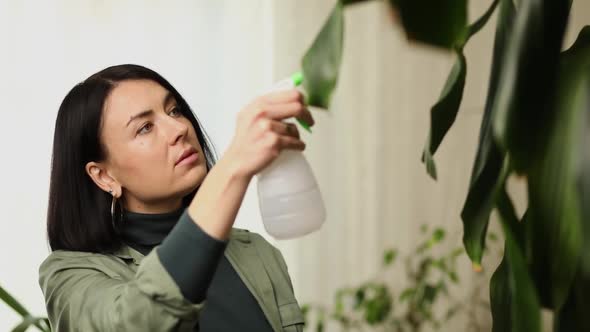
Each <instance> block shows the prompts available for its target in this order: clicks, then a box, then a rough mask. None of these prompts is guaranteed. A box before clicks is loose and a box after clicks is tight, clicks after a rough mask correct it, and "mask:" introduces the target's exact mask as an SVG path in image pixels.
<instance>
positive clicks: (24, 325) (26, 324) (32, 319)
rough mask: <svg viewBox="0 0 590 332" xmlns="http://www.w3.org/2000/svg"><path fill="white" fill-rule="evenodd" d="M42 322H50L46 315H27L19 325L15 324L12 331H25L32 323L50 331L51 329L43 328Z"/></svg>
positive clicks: (42, 329)
mask: <svg viewBox="0 0 590 332" xmlns="http://www.w3.org/2000/svg"><path fill="white" fill-rule="evenodd" d="M41 324H48V323H47V318H44V317H33V316H25V317H24V319H23V321H22V322H20V324H18V325H17V326H15V327H14V328H13V329H12V330H11V332H25V331H26V330H27V329H28V328H29V327H31V325H34V326H37V327H38V328H39V329H40V330H41V331H49V329H44V328H41V327H40V326H42V325H41Z"/></svg>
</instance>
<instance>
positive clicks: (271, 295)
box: [39, 228, 304, 332]
mask: <svg viewBox="0 0 590 332" xmlns="http://www.w3.org/2000/svg"><path fill="white" fill-rule="evenodd" d="M225 256H226V257H227V258H228V260H229V261H230V263H231V264H232V266H233V267H234V269H235V270H236V272H237V273H238V275H239V276H240V278H241V279H242V281H243V282H244V283H245V284H246V286H247V287H248V289H249V290H250V292H251V293H252V294H253V295H254V297H255V298H256V300H257V301H258V303H259V304H260V307H261V308H262V311H263V312H264V314H265V316H266V318H267V319H268V321H269V323H270V325H271V326H272V328H273V330H274V331H277V332H278V331H286V332H300V331H302V330H303V323H304V321H303V314H302V311H301V308H300V307H299V305H298V303H297V300H296V299H295V296H294V292H293V285H292V283H291V279H290V278H289V274H288V271H287V265H286V264H285V261H284V259H283V256H282V255H281V253H280V251H279V250H278V249H276V248H275V247H273V246H272V245H271V244H270V243H268V242H267V241H266V240H265V239H264V238H263V237H262V236H260V235H259V234H256V233H251V232H248V231H246V230H241V229H236V228H234V229H233V230H232V233H231V235H230V240H229V243H228V245H227V248H226V250H225ZM39 284H40V286H41V290H42V291H43V294H44V296H45V304H46V307H47V314H48V316H49V321H50V322H51V326H52V329H53V331H54V332H65V331H83V332H93V331H101V332H105V331H108V332H110V331H125V332H135V331H142V332H144V331H158V332H166V331H192V330H193V328H194V326H195V325H196V324H197V322H198V319H199V312H200V310H201V308H202V307H203V306H204V305H206V301H207V300H205V301H204V302H202V303H198V304H195V303H191V302H189V301H188V300H186V299H185V298H184V297H183V296H182V294H181V292H180V289H179V288H178V286H177V285H176V283H175V282H174V280H173V279H172V277H171V276H170V275H169V274H168V272H167V271H166V270H165V268H164V267H163V266H162V263H161V262H160V259H159V257H158V253H157V250H152V251H151V252H150V253H149V254H148V255H146V256H143V255H142V254H141V253H139V252H138V251H136V250H134V249H132V248H131V247H128V246H123V247H122V248H121V249H119V250H118V251H117V252H116V253H114V254H113V255H109V254H98V253H90V252H76V251H64V250H56V251H54V252H52V253H51V254H50V255H49V256H48V257H47V258H46V259H45V261H44V262H43V263H42V264H41V266H40V268H39Z"/></svg>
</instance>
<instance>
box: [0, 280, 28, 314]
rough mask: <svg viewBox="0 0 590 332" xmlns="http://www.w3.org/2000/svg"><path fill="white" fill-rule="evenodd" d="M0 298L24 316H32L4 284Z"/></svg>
mask: <svg viewBox="0 0 590 332" xmlns="http://www.w3.org/2000/svg"><path fill="white" fill-rule="evenodd" d="M0 300H2V301H4V303H6V304H8V306H9V307H11V308H12V309H13V310H14V311H16V312H17V313H18V314H19V315H21V316H22V317H23V318H25V317H29V316H31V314H30V313H29V311H28V310H27V309H25V307H23V305H22V304H20V302H18V301H17V300H16V299H15V298H14V297H12V295H10V294H9V293H8V292H7V291H6V290H5V289H4V288H2V286H0Z"/></svg>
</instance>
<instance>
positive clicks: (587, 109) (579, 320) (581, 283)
mask: <svg viewBox="0 0 590 332" xmlns="http://www.w3.org/2000/svg"><path fill="white" fill-rule="evenodd" d="M588 48H590V27H585V28H584V29H583V30H582V32H581V33H580V35H579V37H578V39H577V41H576V43H575V44H574V46H573V47H572V48H571V49H570V50H569V53H570V55H571V53H573V52H575V53H578V54H582V58H588V57H590V55H588V53H587V50H588ZM582 58H581V59H582ZM580 72H581V73H585V82H584V83H583V87H582V92H583V94H582V95H580V98H581V99H580V104H579V106H580V108H579V109H578V111H579V117H578V118H577V121H578V122H579V123H580V124H581V128H580V135H578V144H577V145H578V146H577V149H578V156H579V164H578V172H579V173H578V174H577V176H576V177H577V179H576V188H577V192H578V201H579V205H580V207H581V211H580V212H581V215H582V218H581V225H580V226H581V234H582V237H583V243H582V249H581V252H580V259H579V263H578V270H577V272H576V277H575V279H574V282H573V284H572V287H571V288H570V292H569V296H568V298H567V300H566V303H565V304H564V306H563V307H562V308H561V310H560V311H559V312H558V313H557V315H556V319H555V331H556V332H567V331H575V330H578V331H590V315H588V308H589V307H590V298H589V296H588V294H590V149H589V148H588V147H590V66H588V65H587V67H586V69H584V67H580Z"/></svg>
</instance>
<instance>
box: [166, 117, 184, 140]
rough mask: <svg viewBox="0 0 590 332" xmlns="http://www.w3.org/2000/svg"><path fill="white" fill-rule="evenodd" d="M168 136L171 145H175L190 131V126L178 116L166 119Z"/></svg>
mask: <svg viewBox="0 0 590 332" xmlns="http://www.w3.org/2000/svg"><path fill="white" fill-rule="evenodd" d="M166 122H167V123H166V126H167V128H168V130H167V137H168V141H169V143H170V145H174V144H176V143H177V142H178V140H180V139H182V138H183V137H184V136H186V135H187V133H188V126H187V125H186V124H185V123H183V122H182V121H180V120H179V119H176V118H168V120H167V121H166Z"/></svg>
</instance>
